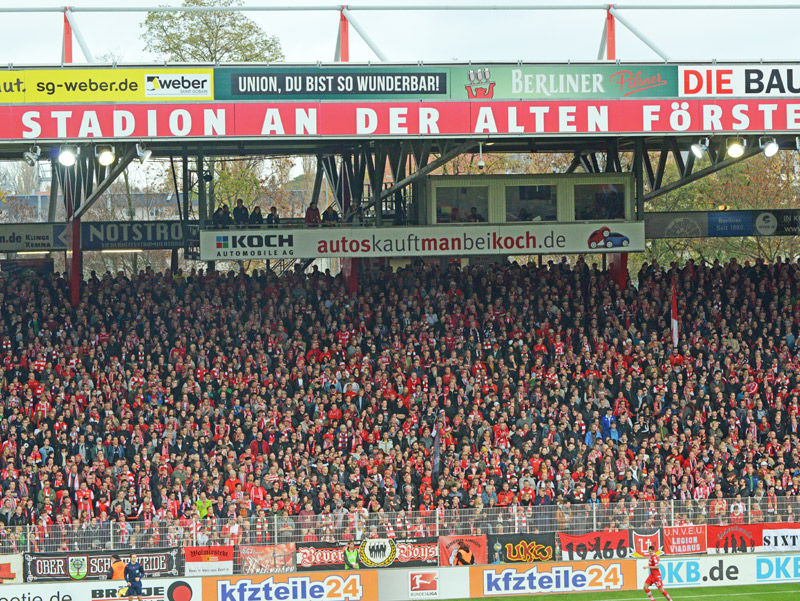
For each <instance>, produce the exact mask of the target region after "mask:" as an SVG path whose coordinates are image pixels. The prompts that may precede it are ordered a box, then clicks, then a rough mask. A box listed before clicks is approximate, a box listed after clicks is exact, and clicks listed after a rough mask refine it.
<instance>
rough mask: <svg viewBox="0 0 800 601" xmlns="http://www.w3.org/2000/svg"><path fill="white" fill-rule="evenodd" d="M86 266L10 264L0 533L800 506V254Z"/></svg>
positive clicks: (3, 318)
mask: <svg viewBox="0 0 800 601" xmlns="http://www.w3.org/2000/svg"><path fill="white" fill-rule="evenodd" d="M673 283H674V285H675V287H676V290H677V298H678V306H679V314H680V328H679V335H680V341H679V344H678V346H677V347H674V346H673V344H672V339H671V331H670V303H671V294H672V285H673ZM67 288H68V284H67V281H66V280H65V279H64V278H62V277H60V276H52V277H47V276H24V277H13V276H9V277H6V278H5V279H3V280H2V281H0V301H2V302H0V350H2V366H0V373H1V377H0V401H1V402H0V405H1V406H2V420H1V421H0V440H2V448H1V450H0V470H1V471H0V479H1V480H2V488H3V499H2V503H1V506H0V551H4V552H14V551H19V550H22V549H30V550H39V551H54V550H76V549H91V548H108V547H111V546H113V547H114V548H124V547H134V548H136V547H138V548H141V547H154V546H167V545H174V544H178V543H182V542H190V543H192V544H202V543H208V542H211V543H214V542H225V543H231V542H232V543H236V542H245V543H257V544H258V543H261V544H266V543H273V542H289V541H301V540H307V541H312V540H331V541H333V540H336V541H341V540H347V539H352V538H356V539H359V538H362V537H364V536H390V537H405V536H422V535H434V534H453V533H469V532H480V531H484V532H486V531H495V532H500V531H503V529H505V530H506V531H507V530H509V529H514V530H527V531H536V530H540V531H546V530H556V529H557V530H562V531H575V532H578V531H587V530H591V529H592V528H597V529H599V528H626V527H629V526H644V525H648V524H649V525H661V524H662V523H663V524H667V523H729V522H734V523H735V522H736V521H740V520H742V519H744V517H743V514H744V513H747V519H752V520H755V521H759V520H762V521H794V515H795V510H796V509H797V508H798V507H796V506H795V501H796V500H797V499H798V493H800V476H799V475H798V474H800V458H798V438H797V437H798V429H800V426H799V425H798V414H799V413H800V382H799V381H798V375H799V374H800V353H799V352H798V344H797V337H798V330H799V329H800V264H798V263H786V262H782V261H780V260H778V261H777V262H776V263H774V264H765V263H762V262H756V263H755V264H751V263H747V262H744V263H738V262H736V261H732V262H731V263H729V264H725V265H722V264H718V263H715V264H713V265H699V264H694V263H692V262H691V261H690V262H689V263H687V264H686V265H684V266H680V267H679V266H677V265H673V266H672V267H670V268H665V267H662V266H660V265H656V264H652V265H647V264H645V265H644V267H642V269H641V271H640V272H639V273H638V276H636V275H634V277H633V278H632V281H631V282H630V283H629V285H628V286H627V287H626V289H625V290H624V291H621V290H620V289H619V288H618V287H617V285H616V284H614V283H613V282H612V280H611V279H610V278H609V277H608V275H607V274H606V273H604V272H602V271H601V270H599V269H597V267H596V266H589V265H588V264H586V263H584V262H582V261H579V262H577V264H575V265H574V266H570V265H568V264H567V263H566V262H555V263H549V264H548V265H546V266H544V267H536V266H533V265H529V266H519V265H516V264H508V265H504V266H493V267H491V268H482V267H470V268H466V269H463V270H461V269H456V268H444V267H440V266H438V265H436V266H431V265H427V264H423V263H415V264H413V265H412V266H410V267H408V268H404V269H400V270H398V271H396V272H392V271H390V270H383V271H380V272H378V273H375V274H373V275H367V276H362V278H361V281H360V291H359V293H358V294H356V295H352V294H349V293H348V292H347V291H346V290H345V287H344V282H343V280H342V278H340V277H335V278H334V277H331V276H330V275H328V274H323V273H320V272H317V271H314V272H313V273H311V274H299V273H290V274H286V275H283V276H280V277H279V276H277V275H275V274H273V273H271V272H259V273H257V274H254V275H244V274H233V273H229V274H221V273H215V272H211V273H203V272H198V273H195V272H192V273H191V274H183V273H178V274H169V275H161V274H155V273H153V272H150V271H147V272H142V273H140V274H139V275H138V276H136V277H134V278H133V279H128V278H125V277H123V276H122V275H118V276H113V275H109V274H107V275H104V276H102V277H98V276H96V275H94V274H92V276H91V277H90V278H89V279H88V281H87V282H86V285H85V288H84V293H83V297H82V301H81V304H80V306H79V307H78V308H77V309H74V310H73V309H72V308H71V307H70V305H69V302H68V292H67ZM464 516H467V518H468V519H465V518H464Z"/></svg>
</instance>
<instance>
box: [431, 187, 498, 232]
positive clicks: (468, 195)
mask: <svg viewBox="0 0 800 601" xmlns="http://www.w3.org/2000/svg"><path fill="white" fill-rule="evenodd" d="M488 213H489V188H488V187H487V186H469V187H452V188H444V187H442V188H436V223H468V222H480V221H486V217H487V215H488Z"/></svg>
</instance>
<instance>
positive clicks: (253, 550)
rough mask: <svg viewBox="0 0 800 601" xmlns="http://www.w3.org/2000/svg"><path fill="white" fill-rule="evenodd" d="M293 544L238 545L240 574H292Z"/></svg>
mask: <svg viewBox="0 0 800 601" xmlns="http://www.w3.org/2000/svg"><path fill="white" fill-rule="evenodd" d="M295 552H296V549H295V544H294V543H283V544H281V545H240V546H239V561H240V563H241V565H242V574H275V573H277V572H294V555H295Z"/></svg>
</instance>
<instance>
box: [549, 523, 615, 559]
mask: <svg viewBox="0 0 800 601" xmlns="http://www.w3.org/2000/svg"><path fill="white" fill-rule="evenodd" d="M558 540H559V544H560V545H561V559H563V560H565V561H576V560H586V559H589V560H597V559H627V557H628V556H629V555H630V554H631V545H630V536H629V534H628V531H627V530H619V531H616V532H590V533H589V534H579V535H575V534H565V533H564V532H559V533H558Z"/></svg>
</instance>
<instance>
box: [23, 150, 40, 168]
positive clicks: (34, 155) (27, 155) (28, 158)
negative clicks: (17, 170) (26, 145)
mask: <svg viewBox="0 0 800 601" xmlns="http://www.w3.org/2000/svg"><path fill="white" fill-rule="evenodd" d="M40 154H42V149H41V148H39V147H38V146H31V147H30V149H29V150H26V151H25V152H23V153H22V158H23V159H25V162H26V163H28V166H30V167H33V166H34V165H36V162H37V161H38V160H39V155H40Z"/></svg>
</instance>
